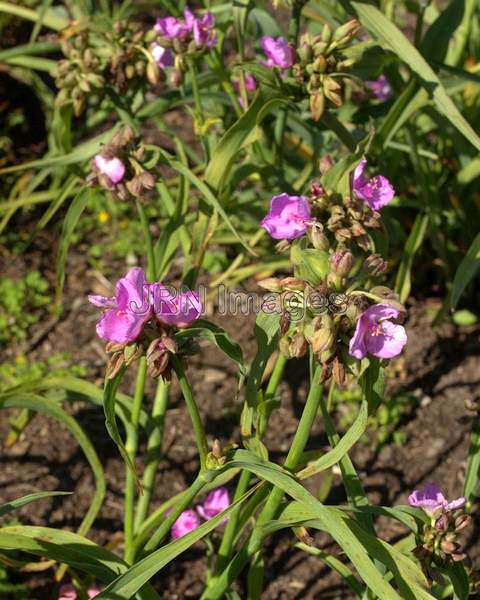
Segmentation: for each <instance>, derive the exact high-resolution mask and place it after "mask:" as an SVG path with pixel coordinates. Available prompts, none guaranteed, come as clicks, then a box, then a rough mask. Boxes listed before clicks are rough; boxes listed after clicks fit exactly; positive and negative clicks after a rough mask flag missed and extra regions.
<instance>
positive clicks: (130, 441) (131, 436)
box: [124, 356, 147, 563]
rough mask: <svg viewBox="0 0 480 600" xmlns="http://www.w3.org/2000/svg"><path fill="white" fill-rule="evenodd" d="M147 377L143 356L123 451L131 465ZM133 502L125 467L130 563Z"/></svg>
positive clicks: (130, 475)
mask: <svg viewBox="0 0 480 600" xmlns="http://www.w3.org/2000/svg"><path fill="white" fill-rule="evenodd" d="M146 375H147V359H146V357H145V356H142V358H141V359H140V360H139V363H138V372H137V381H136V384H135V395H134V397H133V405H132V413H131V427H130V428H129V430H128V434H127V440H126V442H125V449H126V451H127V454H128V456H129V457H130V458H131V460H132V463H135V455H136V453H137V447H138V424H139V419H140V411H141V409H142V403H143V394H144V389H145V378H146ZM134 501H135V477H134V475H133V473H132V471H131V469H129V468H128V467H127V470H126V481H125V521H124V533H125V560H126V561H127V562H128V563H130V562H131V560H132V558H133V555H132V551H133V536H134Z"/></svg>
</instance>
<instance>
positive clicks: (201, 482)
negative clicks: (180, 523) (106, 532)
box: [145, 471, 208, 552]
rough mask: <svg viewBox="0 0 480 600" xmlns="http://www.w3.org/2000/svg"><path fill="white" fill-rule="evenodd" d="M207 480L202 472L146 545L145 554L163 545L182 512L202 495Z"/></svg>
mask: <svg viewBox="0 0 480 600" xmlns="http://www.w3.org/2000/svg"><path fill="white" fill-rule="evenodd" d="M207 483H208V482H207V479H206V478H205V474H204V473H203V472H202V471H200V473H199V474H198V476H197V478H196V479H195V481H194V482H193V483H192V485H191V486H190V487H189V488H188V490H187V491H186V494H185V496H184V497H183V498H182V500H181V502H179V503H178V504H177V506H175V507H174V508H173V509H172V512H171V513H170V514H169V515H168V517H167V518H166V519H165V521H163V523H162V524H161V525H160V527H159V528H158V529H157V531H156V532H155V533H154V534H153V535H152V537H151V538H150V539H149V541H148V542H147V543H146V544H145V552H149V551H152V550H155V548H156V547H157V546H158V545H159V544H161V542H162V540H163V538H164V537H165V536H166V535H167V533H168V532H169V531H170V529H171V528H172V525H173V524H174V523H175V521H176V520H177V519H178V517H179V516H180V515H181V514H182V512H183V511H184V510H185V509H186V508H188V507H189V506H190V504H191V503H192V502H193V500H194V499H195V497H196V496H197V495H198V494H199V493H200V491H201V490H202V489H203V488H204V487H205V485H206V484H207Z"/></svg>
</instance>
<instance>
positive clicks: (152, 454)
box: [134, 377, 170, 533]
mask: <svg viewBox="0 0 480 600" xmlns="http://www.w3.org/2000/svg"><path fill="white" fill-rule="evenodd" d="M169 391H170V384H169V383H168V381H166V380H165V379H164V378H163V377H160V379H159V380H158V384H157V393H156V394H155V399H154V401H153V408H152V421H153V431H152V432H151V433H150V436H149V438H148V443H147V465H146V467H145V470H144V472H143V477H142V490H143V494H142V495H141V496H140V498H139V499H138V502H137V511H136V514H135V524H134V531H135V533H137V531H138V530H139V528H140V526H141V525H142V523H143V522H144V520H145V518H146V517H147V514H148V509H149V506H150V501H151V498H152V494H153V489H154V486H155V477H156V475H157V469H158V465H159V463H160V459H161V456H162V438H163V431H164V425H165V413H166V410H167V404H168V393H169Z"/></svg>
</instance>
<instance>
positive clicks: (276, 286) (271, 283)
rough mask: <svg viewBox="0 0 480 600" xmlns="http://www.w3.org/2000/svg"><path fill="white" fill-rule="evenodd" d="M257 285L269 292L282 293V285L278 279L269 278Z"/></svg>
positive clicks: (258, 282)
mask: <svg viewBox="0 0 480 600" xmlns="http://www.w3.org/2000/svg"><path fill="white" fill-rule="evenodd" d="M257 284H258V285H259V286H260V287H261V288H263V289H264V290H268V291H269V292H276V293H278V292H281V291H282V284H281V282H280V280H279V279H277V278H276V277H267V278H266V279H261V280H260V281H257Z"/></svg>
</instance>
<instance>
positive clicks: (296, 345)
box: [289, 332, 308, 358]
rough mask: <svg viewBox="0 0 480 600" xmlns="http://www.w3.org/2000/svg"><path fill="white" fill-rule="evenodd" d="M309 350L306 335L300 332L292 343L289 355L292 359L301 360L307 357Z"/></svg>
mask: <svg viewBox="0 0 480 600" xmlns="http://www.w3.org/2000/svg"><path fill="white" fill-rule="evenodd" d="M307 350H308V344H307V340H306V339H305V337H304V335H303V334H302V333H300V332H298V333H296V334H295V335H294V336H293V339H292V341H291V342H290V346H289V355H290V356H291V358H301V357H302V356H305V354H306V352H307Z"/></svg>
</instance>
